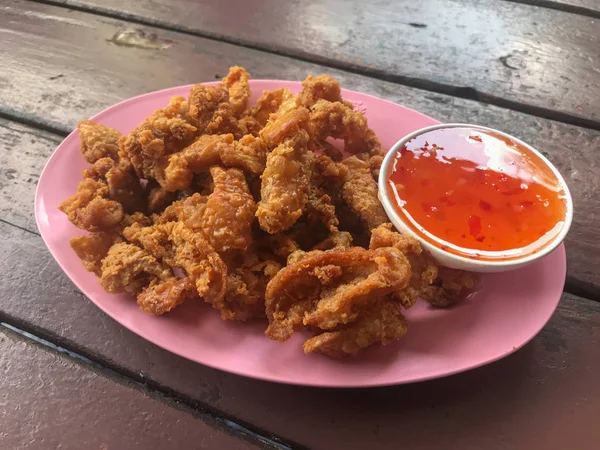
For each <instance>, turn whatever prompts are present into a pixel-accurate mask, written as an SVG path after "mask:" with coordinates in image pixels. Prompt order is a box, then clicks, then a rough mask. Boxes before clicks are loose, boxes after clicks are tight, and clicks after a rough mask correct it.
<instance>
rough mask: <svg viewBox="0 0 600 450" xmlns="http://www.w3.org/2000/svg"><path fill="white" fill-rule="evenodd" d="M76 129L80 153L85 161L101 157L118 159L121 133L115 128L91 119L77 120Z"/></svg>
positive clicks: (91, 162) (96, 159)
mask: <svg viewBox="0 0 600 450" xmlns="http://www.w3.org/2000/svg"><path fill="white" fill-rule="evenodd" d="M77 130H78V131H79V141H80V148H81V153H82V154H83V157H84V158H85V160H86V161H87V162H89V163H90V164H93V163H95V162H96V161H98V160H99V159H101V158H110V159H113V160H115V161H117V160H118V159H119V156H118V152H119V139H120V138H121V133H119V132H118V131H117V130H115V129H114V128H110V127H107V126H105V125H101V124H99V123H96V122H93V121H91V120H83V121H81V122H79V124H78V125H77Z"/></svg>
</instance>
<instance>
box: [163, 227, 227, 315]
mask: <svg viewBox="0 0 600 450" xmlns="http://www.w3.org/2000/svg"><path fill="white" fill-rule="evenodd" d="M170 239H171V240H172V242H173V244H174V245H175V248H176V254H175V262H176V263H175V264H173V266H176V267H181V268H183V269H184V270H185V271H186V272H187V274H188V275H189V277H190V278H191V279H192V280H193V281H194V283H195V284H196V289H197V290H198V295H199V296H200V297H202V298H203V299H204V301H205V302H207V303H209V304H211V305H212V306H213V307H214V308H217V309H219V310H222V309H224V308H225V307H226V305H225V304H224V301H223V298H224V296H225V289H226V287H227V266H226V265H225V263H224V262H223V260H222V259H221V257H220V256H219V254H218V253H217V252H216V251H215V250H214V249H213V248H212V247H211V246H210V244H209V243H208V242H207V241H206V239H204V238H203V237H202V236H201V235H200V234H199V233H195V232H194V231H192V230H191V229H190V228H188V227H186V226H185V224H183V223H177V224H175V225H174V227H173V229H172V231H171V237H170Z"/></svg>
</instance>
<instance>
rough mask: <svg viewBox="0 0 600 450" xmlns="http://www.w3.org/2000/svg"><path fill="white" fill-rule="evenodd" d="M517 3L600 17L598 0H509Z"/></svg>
mask: <svg viewBox="0 0 600 450" xmlns="http://www.w3.org/2000/svg"><path fill="white" fill-rule="evenodd" d="M508 1H511V2H516V3H526V4H528V5H533V6H543V7H545V8H555V9H558V10H561V11H567V12H572V13H574V14H582V15H588V16H590V17H600V2H599V1H598V0H508Z"/></svg>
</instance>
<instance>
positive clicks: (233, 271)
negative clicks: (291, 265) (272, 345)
mask: <svg viewBox="0 0 600 450" xmlns="http://www.w3.org/2000/svg"><path fill="white" fill-rule="evenodd" d="M227 265H228V270H229V273H228V277H227V290H226V292H225V298H224V304H225V305H226V307H225V308H222V309H221V317H222V318H223V319H226V320H241V321H246V320H250V319H256V318H264V317H265V289H266V286H267V283H268V282H269V281H270V280H271V278H273V276H275V274H276V273H277V272H278V271H279V270H280V269H281V265H280V264H279V263H278V262H277V261H274V260H273V259H271V258H270V256H269V255H265V254H262V253H261V252H260V251H259V247H258V246H257V245H253V246H252V247H250V248H249V249H247V250H245V251H243V252H240V251H237V252H236V254H235V255H234V256H233V257H232V258H230V260H229V261H228V263H227Z"/></svg>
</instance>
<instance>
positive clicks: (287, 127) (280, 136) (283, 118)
mask: <svg viewBox="0 0 600 450" xmlns="http://www.w3.org/2000/svg"><path fill="white" fill-rule="evenodd" d="M282 108H283V106H282V107H280V108H279V110H277V113H275V114H271V116H270V118H269V121H268V122H267V124H266V125H265V127H264V128H263V129H262V130H261V132H260V137H261V138H263V140H264V141H265V142H266V143H267V146H268V148H269V149H273V148H275V147H277V146H278V145H279V144H281V143H283V142H284V141H285V140H286V139H290V138H293V137H294V136H297V135H298V134H300V132H301V131H304V129H305V128H306V127H307V125H308V118H309V113H308V110H307V109H306V108H296V107H294V108H291V109H289V110H288V111H286V112H285V113H280V112H279V111H280V110H281V109H282ZM307 142H308V139H307Z"/></svg>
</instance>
